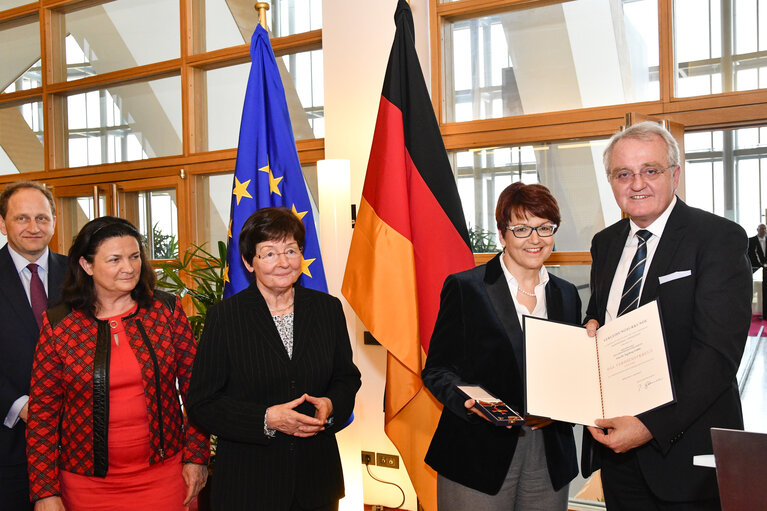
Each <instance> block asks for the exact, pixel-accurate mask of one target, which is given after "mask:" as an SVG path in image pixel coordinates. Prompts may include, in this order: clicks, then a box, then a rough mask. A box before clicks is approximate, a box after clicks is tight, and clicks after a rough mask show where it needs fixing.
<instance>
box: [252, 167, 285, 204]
mask: <svg viewBox="0 0 767 511" xmlns="http://www.w3.org/2000/svg"><path fill="white" fill-rule="evenodd" d="M258 170H259V171H260V172H266V173H267V174H269V193H276V194H277V195H279V196H280V197H282V193H280V188H279V186H278V185H279V184H280V181H282V177H274V174H272V169H271V167H269V164H267V165H266V167H261V168H260V169H258Z"/></svg>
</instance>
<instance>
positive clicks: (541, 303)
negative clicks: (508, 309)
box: [500, 256, 549, 327]
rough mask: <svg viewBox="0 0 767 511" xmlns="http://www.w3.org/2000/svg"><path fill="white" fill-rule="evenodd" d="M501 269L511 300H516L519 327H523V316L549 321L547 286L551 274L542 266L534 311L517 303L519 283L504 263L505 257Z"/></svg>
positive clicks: (501, 259)
mask: <svg viewBox="0 0 767 511" xmlns="http://www.w3.org/2000/svg"><path fill="white" fill-rule="evenodd" d="M500 262H501V269H502V270H503V275H504V276H505V277H506V284H508V286H509V292H510V293H511V299H512V300H514V307H515V308H516V309H517V319H519V326H520V327H521V326H522V325H523V323H522V315H523V314H524V315H527V316H535V317H536V318H543V319H548V318H549V316H548V312H547V311H546V284H548V282H549V272H547V271H546V267H545V266H541V269H540V271H539V272H538V285H537V286H535V289H534V290H533V292H534V293H535V309H533V310H532V311H531V310H530V309H528V308H527V307H525V306H524V305H522V304H521V303H519V301H517V291H518V290H519V283H518V282H517V279H516V278H514V275H512V274H511V272H510V271H509V269H508V268H506V263H504V262H503V256H501V258H500Z"/></svg>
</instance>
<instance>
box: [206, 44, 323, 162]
mask: <svg viewBox="0 0 767 511" xmlns="http://www.w3.org/2000/svg"><path fill="white" fill-rule="evenodd" d="M277 65H278V66H279V68H280V71H281V73H282V77H283V84H284V85H285V97H286V100H287V102H288V110H289V111H290V121H291V124H292V125H293V136H294V137H295V139H296V140H302V139H308V138H322V137H324V136H325V117H324V105H323V103H324V95H323V84H322V76H323V75H322V50H316V51H311V52H303V53H297V54H291V55H285V56H283V57H282V58H279V59H277ZM249 72H250V64H249V63H247V64H239V65H236V66H229V67H222V68H218V69H212V70H210V71H206V72H205V86H206V119H207V122H208V129H207V148H203V149H204V150H208V151H215V150H218V149H231V148H234V147H237V141H238V138H239V134H240V118H241V117H242V105H243V102H244V101H245V90H246V89H247V85H248V73H249ZM288 73H290V77H291V78H292V80H290V81H287V82H286V80H285V77H286V76H288ZM235 119H236V122H233V120H235Z"/></svg>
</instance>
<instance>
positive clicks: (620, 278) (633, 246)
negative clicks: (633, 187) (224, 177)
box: [605, 196, 676, 323]
mask: <svg viewBox="0 0 767 511" xmlns="http://www.w3.org/2000/svg"><path fill="white" fill-rule="evenodd" d="M674 206H676V196H674V198H673V200H672V201H671V204H669V205H668V207H667V208H666V210H665V211H664V212H663V213H662V214H661V215H660V216H659V217H658V218H657V219H655V221H654V222H653V223H651V224H650V225H649V226H647V227H645V228H644V229H645V230H647V231H650V232H651V233H652V236H650V239H649V240H647V260H646V261H645V265H644V274H643V275H642V286H641V287H640V288H639V296H640V297H641V296H642V291H643V290H644V283H645V277H646V276H647V270H649V269H650V265H651V264H652V259H653V256H654V255H655V250H656V249H657V248H658V243H660V237H661V236H662V235H663V230H664V229H665V228H666V222H668V217H669V216H670V215H671V210H673V209H674ZM629 225H630V227H631V228H630V230H629V235H628V238H627V239H626V244H625V245H624V246H623V253H622V254H621V259H620V261H619V262H618V267H617V268H616V269H615V276H614V277H613V283H612V286H610V294H609V295H608V296H607V310H606V311H605V323H609V322H610V321H612V320H614V319H615V318H617V317H618V308H619V307H620V304H621V297H622V296H623V286H624V284H625V283H626V277H628V273H629V270H630V269H631V261H633V260H634V255H635V254H636V251H637V246H638V244H639V243H638V240H637V236H636V232H637V231H638V230H640V229H641V228H640V227H639V226H638V225H637V224H635V223H634V221H633V220H629Z"/></svg>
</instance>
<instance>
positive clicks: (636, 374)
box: [523, 301, 675, 426]
mask: <svg viewBox="0 0 767 511" xmlns="http://www.w3.org/2000/svg"><path fill="white" fill-rule="evenodd" d="M523 321H524V330H525V395H526V401H525V402H526V406H527V408H526V410H525V413H527V414H529V415H539V416H542V417H549V418H551V419H555V420H561V421H566V422H573V423H576V424H585V425H590V426H593V425H594V421H595V420H596V419H600V418H602V419H603V418H609V417H619V416H623V415H632V416H633V415H638V414H640V413H643V412H647V411H649V410H652V409H654V408H658V407H660V406H663V405H666V404H668V403H673V402H674V401H675V396H674V387H673V383H672V380H671V372H670V370H669V363H668V352H667V350H666V341H665V338H664V335H663V326H662V324H661V319H660V310H659V308H658V303H657V301H652V302H650V303H648V304H646V305H643V306H642V307H639V308H638V309H635V310H633V311H631V312H629V313H627V314H624V315H623V316H621V317H619V318H617V319H615V320H613V321H611V322H610V323H608V324H606V325H603V326H602V327H600V328H599V329H597V335H596V338H594V337H589V336H588V334H587V333H586V328H584V327H581V326H575V325H568V324H564V323H559V322H555V321H550V320H546V319H541V318H535V317H532V316H525V317H524V319H523Z"/></svg>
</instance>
